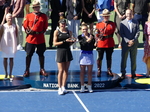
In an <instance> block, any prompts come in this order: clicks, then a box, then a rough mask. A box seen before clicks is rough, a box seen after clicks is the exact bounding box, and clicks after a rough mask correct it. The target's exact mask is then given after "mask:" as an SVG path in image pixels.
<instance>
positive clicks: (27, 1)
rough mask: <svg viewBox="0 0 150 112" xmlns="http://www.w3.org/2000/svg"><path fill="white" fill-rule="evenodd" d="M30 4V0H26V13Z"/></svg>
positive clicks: (28, 11)
mask: <svg viewBox="0 0 150 112" xmlns="http://www.w3.org/2000/svg"><path fill="white" fill-rule="evenodd" d="M30 4H31V0H26V5H25V10H26V14H29V13H30Z"/></svg>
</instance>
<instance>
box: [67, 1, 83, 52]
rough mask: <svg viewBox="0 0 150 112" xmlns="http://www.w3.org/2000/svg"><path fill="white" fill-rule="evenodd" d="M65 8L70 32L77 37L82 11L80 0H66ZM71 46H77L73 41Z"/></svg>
mask: <svg viewBox="0 0 150 112" xmlns="http://www.w3.org/2000/svg"><path fill="white" fill-rule="evenodd" d="M66 9H67V10H66V12H67V15H66V17H67V20H68V29H69V30H70V31H71V32H72V34H73V35H74V37H75V38H77V37H78V33H79V26H80V19H81V12H82V0H66ZM71 47H72V48H73V49H75V48H77V45H76V43H74V44H73V46H71Z"/></svg>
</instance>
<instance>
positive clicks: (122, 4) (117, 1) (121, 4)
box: [114, 0, 130, 48]
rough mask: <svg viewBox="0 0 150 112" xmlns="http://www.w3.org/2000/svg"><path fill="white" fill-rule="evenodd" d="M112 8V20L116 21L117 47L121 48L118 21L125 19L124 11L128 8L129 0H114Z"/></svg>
mask: <svg viewBox="0 0 150 112" xmlns="http://www.w3.org/2000/svg"><path fill="white" fill-rule="evenodd" d="M114 8H115V18H114V21H115V23H116V26H117V28H116V31H115V34H116V35H117V37H118V48H121V41H120V35H119V31H120V22H121V21H122V20H124V19H125V11H126V9H128V8H130V0H124V1H122V0H114Z"/></svg>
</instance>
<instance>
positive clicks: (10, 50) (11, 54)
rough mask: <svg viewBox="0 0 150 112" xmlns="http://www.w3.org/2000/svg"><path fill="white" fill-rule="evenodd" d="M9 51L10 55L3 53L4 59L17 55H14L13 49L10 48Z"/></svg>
mask: <svg viewBox="0 0 150 112" xmlns="http://www.w3.org/2000/svg"><path fill="white" fill-rule="evenodd" d="M7 50H8V51H7V52H8V53H5V52H2V58H14V57H15V53H13V49H12V47H8V48H7Z"/></svg>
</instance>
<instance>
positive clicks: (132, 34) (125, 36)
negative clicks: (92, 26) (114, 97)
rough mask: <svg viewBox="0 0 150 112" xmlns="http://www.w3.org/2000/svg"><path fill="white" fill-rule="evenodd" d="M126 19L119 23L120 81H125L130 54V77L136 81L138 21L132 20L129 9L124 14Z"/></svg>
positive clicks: (131, 13)
mask: <svg viewBox="0 0 150 112" xmlns="http://www.w3.org/2000/svg"><path fill="white" fill-rule="evenodd" d="M125 15H126V19H124V20H123V21H121V23H120V36H121V38H122V43H121V46H122V51H121V73H122V76H121V79H125V76H126V63H127V57H128V54H129V53H130V59H131V75H132V78H133V79H136V78H137V77H136V73H135V71H136V56H137V47H138V37H139V34H140V32H139V24H138V21H137V20H135V19H132V18H133V12H132V10H131V9H127V10H126V12H125Z"/></svg>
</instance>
